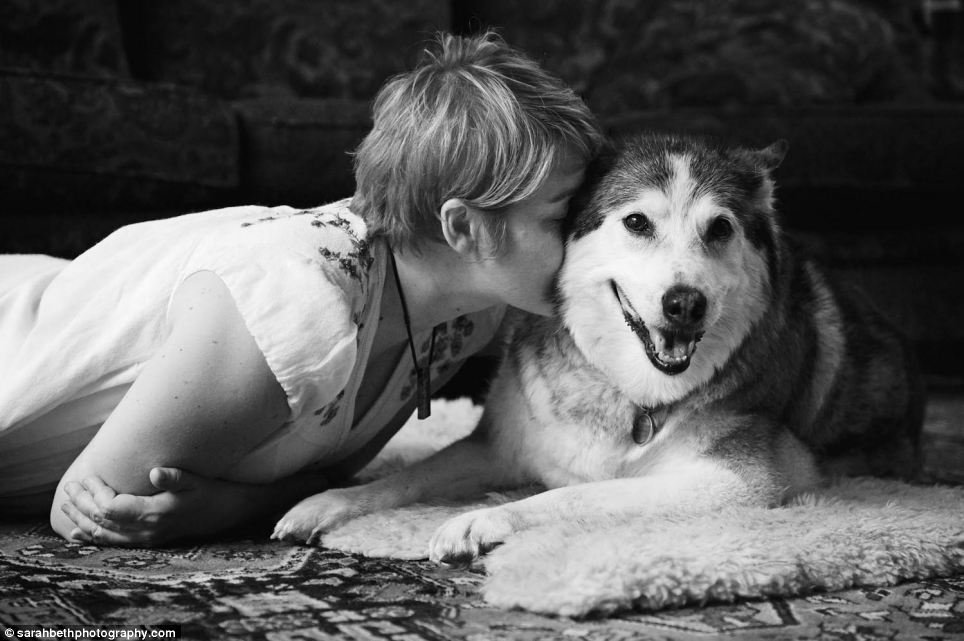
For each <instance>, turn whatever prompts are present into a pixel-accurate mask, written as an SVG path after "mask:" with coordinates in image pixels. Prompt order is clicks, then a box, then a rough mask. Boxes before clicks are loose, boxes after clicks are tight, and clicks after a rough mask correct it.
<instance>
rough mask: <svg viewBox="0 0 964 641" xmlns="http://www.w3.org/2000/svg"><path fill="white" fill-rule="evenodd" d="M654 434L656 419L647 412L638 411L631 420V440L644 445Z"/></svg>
mask: <svg viewBox="0 0 964 641" xmlns="http://www.w3.org/2000/svg"><path fill="white" fill-rule="evenodd" d="M654 436H656V421H655V420H653V415H652V414H650V413H649V412H640V413H639V415H638V416H637V417H636V419H635V420H634V421H633V442H634V443H636V444H637V445H646V444H647V443H649V442H650V441H652V440H653V437H654Z"/></svg>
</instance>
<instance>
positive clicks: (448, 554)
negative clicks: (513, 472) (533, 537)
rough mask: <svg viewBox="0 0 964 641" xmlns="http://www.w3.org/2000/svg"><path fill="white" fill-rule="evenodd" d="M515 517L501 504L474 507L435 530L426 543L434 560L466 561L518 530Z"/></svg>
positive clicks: (446, 561)
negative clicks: (476, 508) (479, 507)
mask: <svg viewBox="0 0 964 641" xmlns="http://www.w3.org/2000/svg"><path fill="white" fill-rule="evenodd" d="M516 520H517V519H515V518H513V515H512V513H511V512H510V511H509V510H508V509H507V508H506V507H504V506H498V507H490V508H484V509H481V510H473V511H472V512H466V513H465V514H461V515H459V516H456V517H455V518H451V519H449V520H448V521H446V522H445V523H443V524H442V526H441V527H440V528H439V529H438V530H436V531H435V535H434V536H432V540H431V541H430V542H429V544H428V555H429V559H431V560H432V561H434V562H436V563H467V562H470V561H471V560H472V559H474V558H476V557H478V556H479V555H481V554H485V553H486V552H488V551H489V550H491V549H492V548H494V547H495V546H497V545H498V544H499V543H502V542H503V541H505V540H506V538H507V537H509V536H511V535H512V534H513V533H514V532H516V531H518V526H517V525H516V524H515V522H516Z"/></svg>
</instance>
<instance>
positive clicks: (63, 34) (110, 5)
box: [0, 0, 128, 77]
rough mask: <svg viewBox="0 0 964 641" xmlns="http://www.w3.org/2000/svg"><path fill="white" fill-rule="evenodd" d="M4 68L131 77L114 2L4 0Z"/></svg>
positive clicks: (0, 24) (0, 17) (0, 63)
mask: <svg viewBox="0 0 964 641" xmlns="http://www.w3.org/2000/svg"><path fill="white" fill-rule="evenodd" d="M0 67H19V68H25V69H33V70H38V71H39V70H43V71H53V72H66V73H75V74H84V75H92V76H111V77H116V76H127V75H128V67H127V60H126V58H125V56H124V43H123V40H122V38H121V28H120V25H119V23H118V19H117V7H116V4H115V2H113V1H112V0H3V2H0Z"/></svg>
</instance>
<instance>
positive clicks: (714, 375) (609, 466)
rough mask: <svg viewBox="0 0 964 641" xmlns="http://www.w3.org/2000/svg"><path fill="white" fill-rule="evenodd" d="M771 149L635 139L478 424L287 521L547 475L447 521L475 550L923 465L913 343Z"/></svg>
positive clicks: (590, 189)
mask: <svg viewBox="0 0 964 641" xmlns="http://www.w3.org/2000/svg"><path fill="white" fill-rule="evenodd" d="M785 153H786V143H785V142H783V141H781V142H778V143H775V144H773V145H771V146H769V147H766V148H764V149H759V150H749V149H741V148H732V147H725V146H720V145H717V144H714V143H710V142H707V141H703V140H699V139H691V138H681V137H672V136H643V137H638V138H633V139H630V140H627V141H625V142H624V143H623V144H622V145H621V147H620V148H619V149H618V150H615V151H614V152H613V153H611V154H607V155H606V156H605V157H603V158H601V159H600V160H599V161H597V163H595V166H594V167H592V168H591V170H590V172H589V178H588V179H587V183H586V185H585V186H584V193H583V194H582V195H581V196H580V197H579V198H578V199H577V202H576V203H574V206H573V213H572V220H571V222H570V223H569V228H568V231H567V246H566V258H565V261H564V264H563V267H562V270H561V271H560V274H559V277H558V283H557V287H556V290H557V299H558V300H557V309H558V314H557V316H556V317H554V318H543V317H534V316H525V317H522V318H520V319H517V320H516V322H515V323H514V324H513V327H512V330H511V336H510V339H509V342H508V346H507V350H506V357H505V359H504V361H503V363H502V365H501V369H500V371H499V375H498V377H497V378H496V380H495V381H494V383H493V386H492V389H491V390H490V391H489V395H488V398H487V403H486V406H485V411H484V413H483V416H482V419H481V421H480V424H479V426H478V427H477V429H476V431H475V432H474V433H473V434H472V435H471V436H469V437H468V438H466V439H464V440H462V441H459V442H457V443H454V444H453V445H451V446H449V447H448V448H446V449H444V450H442V451H440V452H438V453H437V454H435V455H434V456H432V457H430V458H428V459H426V460H425V461H422V462H420V463H417V464H415V465H413V466H411V467H409V468H407V469H404V470H402V471H400V472H398V473H397V474H395V475H393V476H390V477H388V478H385V479H382V480H378V481H375V482H373V483H370V484H368V485H362V486H358V487H352V488H344V489H336V490H330V491H328V492H325V493H323V494H319V495H316V496H314V497H311V498H309V499H306V500H305V501H303V502H302V503H300V504H298V505H297V506H295V507H294V508H293V509H292V510H291V511H289V512H288V514H287V515H286V516H285V517H284V518H283V519H282V520H281V521H280V522H279V523H278V526H277V528H276V530H275V534H274V536H275V537H276V538H288V539H297V540H301V541H305V540H307V541H308V542H313V541H314V540H316V539H317V538H318V537H319V536H320V534H322V533H323V532H325V531H326V530H328V529H330V528H332V527H333V526H335V525H337V524H338V523H341V522H344V521H345V520H347V519H350V518H354V517H357V516H359V515H361V514H365V513H369V512H372V511H375V510H381V509H387V508H392V507H397V506H401V505H405V504H408V503H412V502H415V501H420V500H426V499H433V498H455V497H462V496H466V495H471V494H476V493H478V492H479V491H480V490H483V489H491V488H495V487H506V486H518V485H522V484H525V483H531V482H536V483H539V484H542V485H544V486H545V487H547V488H549V489H548V490H547V491H545V492H542V493H540V494H536V495H533V496H531V497H529V498H525V499H522V500H518V501H515V502H510V503H506V504H503V505H499V506H497V507H490V508H485V509H481V510H475V511H471V512H468V513H466V514H463V515H461V516H458V517H456V518H454V519H452V520H450V521H449V522H447V523H445V524H444V525H443V526H442V527H441V528H440V529H439V530H438V531H437V533H436V534H435V536H434V538H433V540H432V542H431V544H430V549H429V554H430V557H431V558H432V559H435V560H454V559H464V558H467V557H473V556H475V555H478V554H480V553H482V552H484V551H485V550H486V549H488V548H489V547H491V546H492V545H494V544H497V543H499V542H501V541H503V540H505V538H506V537H507V536H510V535H511V534H513V533H515V532H519V531H521V530H523V529H526V528H531V527H534V526H538V525H541V524H545V523H550V522H554V521H559V520H574V519H580V520H582V519H591V520H599V519H601V518H611V517H620V516H627V515H644V516H646V517H650V518H659V517H661V516H670V515H679V514H686V513H690V512H697V511H705V510H714V509H719V508H722V507H725V506H730V505H759V506H769V505H777V504H779V503H781V502H782V501H784V500H785V499H787V498H788V497H789V496H791V495H793V494H795V493H798V492H801V491H805V490H807V489H811V488H813V487H815V486H816V485H817V484H818V483H819V482H820V481H821V479H823V478H826V477H828V476H829V475H837V474H873V475H895V476H900V477H905V478H907V477H913V476H914V475H915V474H916V473H917V472H918V461H919V456H918V454H919V447H918V436H919V433H920V428H921V422H922V416H923V395H922V393H921V383H920V379H919V377H918V376H917V373H916V367H915V364H914V359H913V355H912V352H911V350H910V348H909V346H908V345H907V344H906V342H905V341H904V340H903V339H902V338H901V337H900V335H899V333H898V332H897V331H896V330H895V328H894V327H892V326H891V325H890V324H889V323H888V322H886V321H885V319H884V318H882V317H881V316H880V315H879V313H877V312H876V311H875V310H874V309H873V308H872V307H871V306H870V305H869V304H868V302H867V301H866V300H865V299H864V298H863V297H862V296H861V295H860V294H859V293H858V292H855V291H850V290H846V289H843V288H841V287H838V286H837V285H835V284H834V283H832V282H831V281H830V280H829V278H828V276H827V275H826V273H824V272H823V271H821V269H820V268H819V267H818V266H817V265H816V264H815V263H814V262H813V261H811V260H809V259H807V258H805V257H803V256H802V255H801V254H800V253H799V252H798V251H797V250H796V249H795V248H794V246H793V245H792V244H791V242H790V241H789V240H788V239H787V238H786V237H785V236H784V234H783V232H782V231H781V229H780V226H779V224H778V221H777V216H776V213H775V211H774V209H773V200H774V198H773V190H774V184H773V179H772V177H771V172H772V171H773V169H775V168H776V167H777V166H778V165H779V164H780V162H781V161H782V160H783V156H784V154H785Z"/></svg>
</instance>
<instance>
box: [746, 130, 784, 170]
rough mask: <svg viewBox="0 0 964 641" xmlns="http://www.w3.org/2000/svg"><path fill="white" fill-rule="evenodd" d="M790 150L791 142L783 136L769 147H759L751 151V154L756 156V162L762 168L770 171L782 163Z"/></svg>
mask: <svg viewBox="0 0 964 641" xmlns="http://www.w3.org/2000/svg"><path fill="white" fill-rule="evenodd" d="M789 150H790V143H788V142H787V141H786V140H784V139H783V138H781V139H780V140H778V141H776V142H775V143H773V144H771V145H769V146H768V147H764V148H763V149H757V150H756V151H754V152H751V154H752V155H754V156H755V157H756V164H757V165H758V166H759V167H760V169H762V170H764V171H766V172H767V173H769V172H771V171H773V170H774V169H776V168H777V167H779V166H780V163H782V162H783V159H784V158H786V156H787V152H788V151H789Z"/></svg>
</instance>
